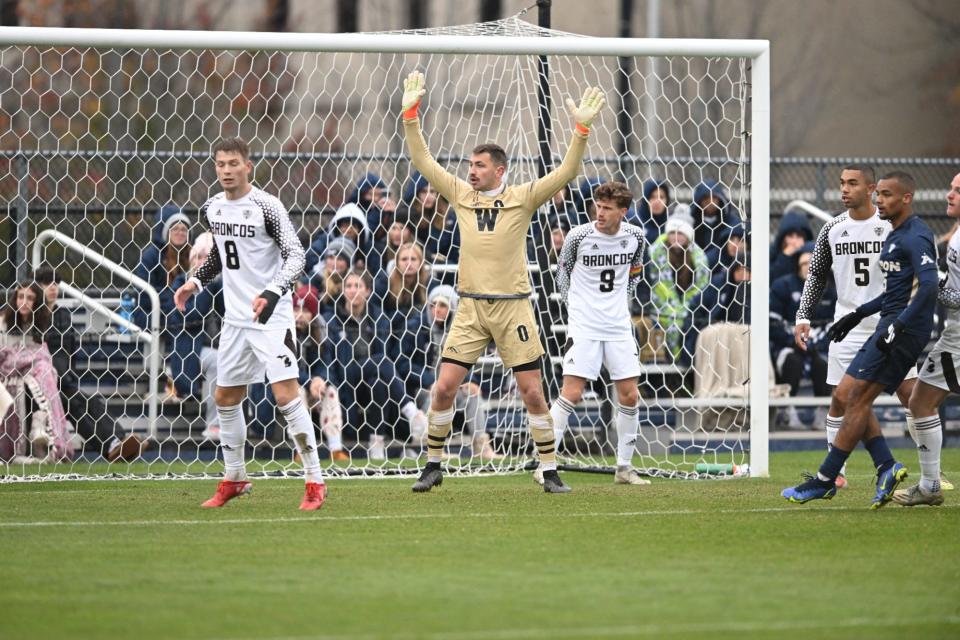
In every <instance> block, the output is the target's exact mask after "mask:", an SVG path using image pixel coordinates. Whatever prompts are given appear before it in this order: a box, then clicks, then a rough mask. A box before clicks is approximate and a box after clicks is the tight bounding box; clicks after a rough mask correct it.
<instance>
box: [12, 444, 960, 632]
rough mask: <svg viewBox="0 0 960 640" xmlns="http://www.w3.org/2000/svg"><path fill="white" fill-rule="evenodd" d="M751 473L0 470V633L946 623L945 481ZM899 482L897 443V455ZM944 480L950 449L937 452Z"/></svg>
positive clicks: (790, 461) (784, 465) (950, 548)
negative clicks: (125, 474)
mask: <svg viewBox="0 0 960 640" xmlns="http://www.w3.org/2000/svg"><path fill="white" fill-rule="evenodd" d="M821 457H822V455H821V454H820V453H819V452H811V453H797V454H774V455H772V456H771V468H772V477H771V478H770V479H767V480H737V481H716V482H713V481H701V482H690V481H687V482H683V481H655V483H654V484H653V485H651V486H648V487H622V486H614V485H613V484H611V477H610V476H602V475H588V474H575V473H567V474H565V475H564V477H565V480H566V481H567V482H568V483H569V484H571V485H572V486H573V487H574V489H575V491H574V493H572V494H570V495H566V496H554V495H545V494H543V493H542V492H541V491H540V489H539V487H537V486H535V485H534V484H533V482H532V481H531V480H530V478H529V476H528V475H523V476H519V475H518V476H508V477H490V478H466V479H456V478H447V479H446V480H445V481H444V485H443V487H442V488H440V489H439V490H435V491H434V492H433V493H430V494H423V495H415V494H412V493H411V492H410V483H411V480H409V479H388V480H342V481H335V482H332V483H331V495H330V497H329V499H328V502H327V504H326V505H325V506H324V508H323V510H322V511H320V512H319V513H317V514H314V515H305V514H303V513H302V512H300V511H298V510H297V508H296V507H297V505H298V503H299V499H300V497H301V493H302V488H301V483H300V481H295V480H259V481H256V482H255V489H254V493H253V495H252V496H250V497H249V498H243V499H240V500H236V501H234V502H232V503H231V504H229V505H228V506H227V507H226V508H224V509H220V510H204V509H200V508H199V506H198V505H199V504H200V502H201V501H202V500H204V499H206V498H207V497H209V495H210V494H211V493H212V492H213V489H214V487H215V484H216V483H215V482H213V481H168V482H154V481H118V482H61V483H43V484H21V485H0V552H2V558H3V564H2V580H0V637H3V638H29V639H32V638H58V639H62V638H136V639H137V640H148V639H153V638H177V639H193V638H197V639H199V638H203V639H211V640H212V639H220V638H223V639H233V640H245V639H280V638H284V639H293V638H318V639H330V638H371V639H372V638H403V639H419V638H429V639H437V640H439V639H446V638H451V639H460V640H481V639H486V638H491V639H497V640H502V639H511V638H519V639H539V638H654V637H657V638H692V637H698V638H711V639H712V638H738V639H743V638H811V639H812V638H831V639H832V638H865V637H870V638H898V639H903V638H956V637H958V636H960V597H958V596H960V586H958V585H960V581H958V576H960V536H958V531H960V509H958V508H957V507H958V506H960V495H958V494H960V491H957V492H951V493H948V494H947V502H946V504H945V505H944V506H943V507H939V508H930V507H918V508H914V509H904V508H902V507H898V506H896V505H890V506H888V507H886V508H885V509H883V510H881V511H879V512H874V511H870V510H869V509H868V508H867V505H868V503H869V500H870V498H871V496H872V494H873V478H872V473H871V468H870V466H869V459H868V457H867V456H866V455H865V454H864V453H863V452H862V450H861V451H859V452H858V453H857V454H856V455H855V456H854V458H853V461H852V464H851V467H850V474H849V478H850V480H851V484H852V485H853V486H852V487H851V488H850V489H847V490H845V491H842V492H841V493H840V495H839V496H838V497H837V498H835V499H834V500H833V501H831V502H818V503H810V504H807V505H803V506H795V505H789V504H787V503H786V502H784V501H783V499H782V498H780V497H779V491H780V489H781V488H783V487H784V486H787V485H788V484H794V483H795V481H796V480H797V479H798V474H799V472H800V471H801V470H803V469H815V468H816V466H817V464H818V463H819V460H820V459H821ZM898 457H900V458H901V459H902V460H903V461H905V462H907V463H908V466H909V467H910V470H911V479H909V480H908V482H912V481H913V480H914V479H916V478H917V477H918V476H919V470H918V466H917V463H916V455H915V453H914V452H913V451H900V452H898ZM944 468H945V470H946V472H947V473H948V474H952V477H953V479H955V480H960V450H957V449H950V450H946V451H945V453H944Z"/></svg>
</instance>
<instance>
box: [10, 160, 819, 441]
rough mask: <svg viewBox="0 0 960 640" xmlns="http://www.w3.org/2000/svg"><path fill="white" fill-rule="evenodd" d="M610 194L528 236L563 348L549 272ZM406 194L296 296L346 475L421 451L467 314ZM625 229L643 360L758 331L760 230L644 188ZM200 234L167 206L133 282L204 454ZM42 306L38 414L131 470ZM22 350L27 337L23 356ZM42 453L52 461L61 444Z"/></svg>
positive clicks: (206, 393) (205, 368) (554, 213)
mask: <svg viewBox="0 0 960 640" xmlns="http://www.w3.org/2000/svg"><path fill="white" fill-rule="evenodd" d="M602 182H603V179H602V178H599V177H595V178H587V179H584V180H583V181H582V182H580V183H577V184H571V185H568V186H566V187H564V188H563V189H562V190H561V191H560V192H558V193H557V194H556V196H555V197H554V198H553V199H552V200H551V201H550V202H549V203H548V204H547V206H546V212H545V215H538V216H535V218H534V221H533V224H532V227H531V233H530V238H531V242H530V248H529V252H528V253H529V259H530V261H531V262H532V263H539V264H540V265H541V266H546V267H547V269H546V270H543V269H541V270H534V272H533V275H532V277H534V278H535V280H536V282H535V285H536V286H535V291H537V293H538V297H539V299H538V300H537V301H536V304H537V305H538V306H541V305H542V309H541V315H540V317H541V319H543V318H547V317H548V318H550V319H551V320H552V321H553V322H554V323H555V324H556V325H557V327H558V330H559V331H561V332H562V329H560V327H562V325H563V324H564V323H565V322H566V313H565V309H563V308H562V305H561V304H560V303H559V301H558V300H557V296H555V295H552V294H554V293H555V288H554V282H553V275H552V272H551V271H550V268H551V267H552V266H555V264H556V260H557V255H558V253H559V250H560V248H561V247H562V245H563V241H564V239H565V237H566V235H567V233H569V231H570V230H571V229H572V228H573V227H574V226H576V225H579V224H583V223H586V222H588V221H589V220H591V219H592V217H593V213H592V212H593V207H594V204H593V189H595V188H596V186H598V185H599V184H601V183H602ZM400 193H401V197H400V199H399V201H396V200H394V199H393V197H392V195H391V191H390V188H389V186H388V185H387V184H386V182H385V181H384V180H382V179H381V178H380V177H379V176H377V175H375V174H367V175H365V176H363V178H362V179H361V180H360V181H358V182H357V184H356V185H355V187H354V189H353V190H352V191H351V192H350V194H349V196H348V197H347V198H346V201H345V202H344V203H342V204H341V206H340V207H339V208H338V209H336V211H334V212H332V215H331V216H330V217H329V222H327V223H326V225H325V227H324V228H322V229H321V230H320V231H318V232H316V233H315V234H313V237H311V238H310V239H309V240H310V241H309V248H308V250H307V262H306V268H305V272H304V274H303V277H302V281H301V282H300V283H299V285H298V288H297V289H296V291H295V295H294V300H295V310H296V336H295V338H296V343H297V346H298V349H299V356H300V382H301V386H302V391H303V396H304V398H305V399H306V400H307V401H308V404H309V406H311V407H312V408H313V410H314V414H315V417H316V424H317V427H318V429H319V430H320V431H321V432H322V434H323V438H322V442H323V443H324V446H325V447H326V448H327V449H328V450H329V453H330V455H331V457H333V458H334V459H335V460H344V459H346V458H347V453H346V452H345V450H344V449H345V445H344V439H345V438H349V439H350V440H355V441H357V442H360V443H365V444H366V450H367V455H368V456H369V457H370V458H372V459H384V458H385V457H386V455H387V445H389V444H390V443H392V442H400V443H404V444H405V445H406V446H407V447H409V448H412V449H413V450H414V451H417V450H418V449H419V445H420V439H421V438H422V437H423V434H424V432H425V428H426V416H425V413H424V412H425V411H426V410H428V409H429V404H430V389H431V386H432V384H433V381H434V376H435V372H436V368H437V366H438V364H439V353H440V346H441V345H442V342H443V339H444V337H445V335H446V332H447V330H448V329H449V326H450V322H451V319H452V318H453V316H454V315H455V314H456V311H457V305H458V298H457V294H456V290H455V285H456V264H457V262H458V260H459V245H460V242H459V232H458V230H457V224H456V213H455V212H454V211H453V210H452V208H451V207H450V205H449V203H447V202H446V201H445V200H444V199H443V198H442V197H441V196H440V195H439V194H438V193H437V192H436V191H435V190H434V189H433V188H432V187H431V185H430V184H429V183H427V182H426V180H425V179H424V178H423V177H422V176H421V175H420V174H419V173H415V174H414V175H413V176H412V177H411V178H410V179H409V180H408V181H407V182H406V183H405V184H404V185H403V188H402V190H401V191H400ZM687 193H688V194H689V193H690V192H689V191H688V192H687ZM627 221H628V222H630V223H632V224H635V225H637V226H640V227H641V228H642V229H643V230H644V235H645V237H646V238H647V241H648V249H647V259H646V261H645V262H646V265H647V270H646V274H645V276H646V277H645V279H644V283H643V284H642V285H641V286H640V287H638V290H637V298H636V300H635V301H634V303H633V310H634V313H635V314H636V316H637V317H638V320H639V317H641V316H642V317H644V318H645V319H646V323H647V324H646V326H647V327H650V328H652V331H653V334H654V336H653V337H654V339H656V340H657V341H659V343H660V344H661V348H660V349H652V350H647V349H644V350H643V353H646V354H650V356H649V357H652V358H656V359H657V360H658V361H661V360H662V361H663V362H664V363H671V364H677V365H679V367H680V370H682V369H684V368H686V367H688V366H689V365H690V364H691V363H692V361H693V356H694V353H695V350H696V342H697V337H698V335H699V332H700V331H701V330H702V329H703V328H704V327H706V326H707V325H709V324H712V323H718V322H734V323H746V322H749V283H750V270H749V248H748V246H747V237H748V230H747V228H746V226H745V224H744V223H743V222H742V220H741V216H740V212H739V211H738V210H737V207H736V206H735V205H734V204H733V203H732V201H731V199H730V196H729V194H728V192H727V191H726V189H725V188H724V187H723V186H722V185H720V184H719V183H717V182H715V181H710V180H706V181H704V182H702V183H700V184H698V185H696V187H695V188H694V189H693V191H692V198H690V199H689V201H685V202H684V201H678V198H677V195H676V190H675V188H674V187H673V186H672V185H670V184H669V183H668V182H666V181H664V180H659V179H650V180H647V181H646V182H645V183H644V184H643V188H642V193H640V194H637V198H636V201H635V206H633V207H631V208H630V209H629V211H628V215H627ZM191 229H192V223H191V219H190V217H189V216H188V215H186V214H185V213H184V212H182V211H180V210H179V209H178V208H176V207H173V206H167V207H163V208H162V209H160V210H159V211H157V212H156V214H155V219H154V226H153V234H152V242H151V244H150V246H148V247H147V248H146V249H145V250H144V252H143V255H142V259H141V261H140V264H139V265H138V266H137V268H136V275H138V276H139V277H141V278H143V279H144V280H146V281H147V282H149V283H150V284H152V285H153V286H154V287H155V288H156V290H157V291H158V293H159V300H160V310H161V317H162V344H163V346H164V352H165V354H166V367H167V373H168V376H169V385H168V389H167V398H166V400H167V401H168V402H184V401H188V400H191V399H193V400H196V401H198V402H199V403H200V405H201V407H202V409H201V416H202V421H203V423H204V425H205V429H204V431H203V436H204V437H205V438H208V439H210V440H217V438H218V431H219V430H218V416H217V410H216V406H215V405H214V403H213V402H212V398H213V393H212V386H213V384H214V383H215V380H216V349H217V339H218V335H219V329H220V324H219V318H220V317H221V316H222V309H223V300H222V284H221V283H220V281H219V279H218V280H215V281H214V282H213V283H211V284H210V285H209V286H207V287H205V288H204V290H203V291H201V292H200V293H199V294H198V295H197V296H195V297H193V298H191V299H190V300H189V302H188V303H187V307H186V309H185V311H183V312H181V311H179V310H177V309H176V307H175V306H174V304H173V292H174V291H175V290H176V289H177V287H179V286H180V285H181V284H182V283H183V282H184V281H185V280H186V278H187V277H188V276H189V274H190V273H191V272H192V271H193V270H195V269H196V268H197V267H198V266H199V264H201V263H202V262H203V260H205V259H206V256H207V254H208V253H209V251H210V249H211V247H212V245H213V239H212V236H211V235H210V234H209V233H201V234H199V235H196V236H195V237H193V238H192V240H191ZM811 238H812V232H811V230H810V227H809V225H808V224H807V223H806V221H805V219H803V218H799V217H798V218H794V217H791V216H788V217H787V218H785V219H784V222H783V224H781V226H780V231H779V233H778V235H777V238H776V239H775V241H774V245H773V246H772V247H771V268H772V269H776V270H777V272H778V274H781V277H780V278H779V279H776V280H774V279H773V278H772V277H771V281H772V282H773V287H772V293H771V309H772V310H773V309H776V312H775V313H776V314H778V315H777V318H778V319H780V320H784V323H783V324H782V325H778V326H777V327H776V328H774V326H773V325H774V320H773V318H774V316H771V359H772V361H773V362H774V363H776V367H777V372H778V376H779V377H780V378H782V380H783V381H786V382H788V383H789V384H790V385H791V388H793V389H795V388H796V387H797V386H798V384H799V380H800V378H801V377H802V376H804V375H808V374H809V373H810V372H811V371H813V372H815V373H816V372H819V371H820V369H821V368H822V358H819V357H818V355H817V354H818V353H819V351H817V350H814V351H813V352H812V353H806V354H805V353H799V352H797V351H796V350H795V349H792V348H791V346H790V341H789V340H787V338H788V337H789V334H790V331H789V327H788V326H787V324H786V321H787V320H789V319H792V317H793V314H794V313H795V311H796V299H797V295H796V291H798V290H799V289H798V288H802V283H803V279H804V278H805V266H804V262H803V259H804V256H807V258H809V256H808V254H806V253H804V250H805V247H807V245H806V243H807V242H809V240H810V239H811ZM39 278H40V275H38V279H39ZM42 278H43V282H45V283H47V284H48V286H50V287H55V286H56V281H55V278H54V277H53V276H52V275H51V274H50V273H44V274H43V276H42ZM40 291H41V300H40V303H43V304H49V305H50V306H49V307H44V308H45V309H46V311H47V314H48V315H49V314H50V313H49V312H52V317H53V318H54V322H53V323H52V327H53V328H54V330H53V331H50V332H48V335H46V336H45V337H44V335H43V334H42V333H41V334H36V335H35V338H37V339H36V340H34V342H35V343H36V344H37V345H44V346H43V349H44V350H47V353H48V354H49V355H48V357H50V358H51V371H56V372H57V375H58V376H59V379H60V382H59V386H58V387H57V388H58V394H57V397H54V398H49V397H47V396H49V395H50V394H49V393H48V394H46V396H41V399H45V400H58V399H59V398H62V401H63V402H62V407H61V410H60V411H59V412H56V415H57V416H61V415H62V416H63V421H67V420H68V419H69V420H70V421H72V422H73V428H75V429H76V430H77V431H78V432H79V433H80V434H81V436H82V437H83V438H84V440H85V441H86V442H88V443H90V444H89V445H88V450H90V448H99V449H98V451H99V452H100V453H102V455H104V456H105V457H108V458H109V459H115V458H116V457H119V456H121V455H123V456H127V455H131V454H133V455H136V454H137V453H139V451H140V446H142V443H139V442H135V443H130V444H127V445H125V448H117V445H118V443H121V444H122V443H124V442H129V440H130V439H129V437H128V436H126V435H125V434H123V433H122V431H121V430H120V429H119V428H118V427H117V425H116V424H114V423H113V421H112V420H111V419H110V418H109V416H108V412H107V411H106V409H105V407H103V401H102V399H99V398H97V397H96V396H95V395H93V396H91V395H87V394H83V393H80V391H79V388H78V384H77V377H76V375H74V374H72V373H71V371H70V368H71V367H70V357H69V354H70V353H72V352H74V353H75V351H76V348H77V347H76V344H75V340H76V338H75V336H74V335H73V334H72V333H71V331H72V328H71V322H70V317H69V312H68V311H66V310H64V309H59V310H58V309H57V308H56V306H55V301H56V292H55V290H54V291H53V293H52V297H50V298H49V301H50V302H49V303H45V300H46V299H47V298H45V297H44V296H43V295H42V290H40ZM828 303H829V300H827V301H826V302H825V309H826V305H827V304H828ZM21 307H22V305H19V306H18V303H17V302H16V301H15V300H11V301H8V303H7V307H6V309H5V311H4V316H3V318H4V320H5V321H6V323H7V325H8V326H10V327H11V329H7V330H6V331H5V332H4V333H5V334H6V335H7V336H10V335H15V334H16V331H17V327H18V326H21V325H18V324H17V322H16V318H17V313H18V312H17V311H16V310H17V309H19V308H21ZM831 308H832V307H831ZM543 310H546V313H543ZM151 311H152V309H151V303H150V300H149V298H147V297H146V296H141V297H140V299H139V303H138V305H137V308H136V312H135V314H134V319H135V320H136V321H137V322H138V323H139V324H141V325H142V326H147V323H148V318H149V314H150V312H151ZM825 313H826V311H825ZM544 324H546V323H544ZM638 324H639V322H638ZM543 329H544V331H545V333H547V334H552V333H553V331H554V327H550V326H544V327H543ZM774 329H776V331H775V330H774ZM28 336H29V332H27V333H26V334H25V335H24V336H23V337H22V338H25V337H28ZM21 341H24V340H23V339H22V340H21ZM563 342H564V340H563V339H562V336H561V337H560V338H558V339H556V340H548V344H549V345H550V349H549V352H550V355H551V356H559V355H561V350H562V348H563V347H562V346H563ZM551 343H552V344H551ZM0 353H3V352H0ZM490 355H495V354H493V353H491V354H490ZM54 365H57V366H56V368H55V369H54V368H53V366H54ZM488 373H489V368H484V367H483V366H478V367H475V369H474V371H473V372H472V375H471V377H470V378H468V380H467V382H465V383H464V385H463V387H462V388H461V390H460V393H459V395H458V398H457V404H456V407H457V411H458V416H459V417H458V420H460V421H462V424H463V426H464V434H465V435H466V436H468V438H469V439H470V442H471V443H472V449H473V452H474V455H476V456H479V457H481V458H482V459H484V460H492V459H495V458H496V457H498V456H499V454H498V453H497V452H496V451H495V450H494V448H493V447H492V443H491V441H490V438H489V435H488V433H487V426H488V425H487V415H488V413H487V411H488V409H487V403H486V400H487V399H488V398H490V397H492V396H496V395H497V394H499V393H501V392H502V391H503V389H504V388H509V386H510V383H509V372H506V373H502V374H498V376H492V375H482V374H488ZM9 380H17V378H16V376H15V375H13V374H9V375H6V376H5V380H4V381H5V383H7V385H6V386H7V387H8V388H9V387H11V384H10V383H9ZM817 388H818V389H819V386H818V387H817ZM8 390H10V389H8ZM12 390H13V391H17V389H16V388H13V389H12ZM250 397H251V400H252V403H251V404H252V406H253V408H252V410H251V412H250V413H251V416H250V418H251V419H250V421H249V425H250V429H251V432H252V433H253V434H254V435H256V436H259V437H263V438H266V439H272V440H275V439H276V438H277V437H278V432H280V433H282V430H278V429H277V428H276V427H277V425H278V424H279V416H278V414H277V411H276V406H275V402H274V400H273V398H272V396H271V393H270V390H269V386H268V385H265V384H261V385H255V386H254V388H253V389H252V390H251V395H250ZM37 404H38V405H39V404H42V403H37ZM34 413H36V410H34ZM49 413H51V414H53V413H55V412H52V411H50V412H49ZM35 422H36V423H37V424H45V426H44V427H43V428H44V429H47V430H48V431H49V430H50V429H53V428H54V427H53V426H51V425H53V424H54V422H53V421H52V420H48V421H47V423H43V422H42V420H41V421H35ZM11 428H12V427H11ZM67 428H68V429H69V427H67ZM20 429H21V430H28V429H27V427H20ZM39 441H43V439H42V438H41V439H40V440H39ZM46 441H48V442H50V443H54V442H55V438H53V437H47V439H46ZM94 443H95V444H94ZM134 447H136V450H134ZM54 450H55V451H56V449H54Z"/></svg>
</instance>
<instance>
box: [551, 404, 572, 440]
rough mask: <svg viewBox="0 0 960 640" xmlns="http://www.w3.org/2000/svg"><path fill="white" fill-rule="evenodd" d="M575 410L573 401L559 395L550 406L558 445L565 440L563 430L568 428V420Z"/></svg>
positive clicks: (554, 437) (554, 434) (554, 436)
mask: <svg viewBox="0 0 960 640" xmlns="http://www.w3.org/2000/svg"><path fill="white" fill-rule="evenodd" d="M573 410H574V406H573V403H572V402H570V401H569V400H567V399H566V398H564V397H563V396H557V399H556V400H554V401H553V405H552V406H551V407H550V417H551V418H553V439H554V440H555V441H556V443H557V444H558V445H559V444H560V442H562V441H563V432H564V431H565V430H566V428H567V422H568V421H569V420H570V414H571V413H573Z"/></svg>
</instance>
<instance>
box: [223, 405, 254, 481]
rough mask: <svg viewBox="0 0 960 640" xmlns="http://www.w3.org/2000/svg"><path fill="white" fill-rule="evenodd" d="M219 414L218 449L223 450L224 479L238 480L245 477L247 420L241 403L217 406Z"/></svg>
mask: <svg viewBox="0 0 960 640" xmlns="http://www.w3.org/2000/svg"><path fill="white" fill-rule="evenodd" d="M217 413H219V414H220V450H221V451H222V452H223V466H224V474H223V478H224V480H230V481H231V482H240V481H241V480H246V479H247V465H246V462H245V461H244V459H243V454H244V451H243V448H244V446H245V445H246V443H247V421H246V420H245V419H244V417H243V403H242V402H241V403H240V404H235V405H233V406H232V407H217Z"/></svg>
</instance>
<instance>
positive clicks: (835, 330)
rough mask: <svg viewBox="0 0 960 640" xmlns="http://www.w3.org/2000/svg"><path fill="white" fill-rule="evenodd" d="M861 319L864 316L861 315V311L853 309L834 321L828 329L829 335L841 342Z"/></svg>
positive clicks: (835, 340)
mask: <svg viewBox="0 0 960 640" xmlns="http://www.w3.org/2000/svg"><path fill="white" fill-rule="evenodd" d="M861 320H863V316H862V315H860V312H859V311H851V312H850V313H848V314H847V315H845V316H843V317H842V318H840V319H839V320H837V321H836V322H834V323H833V326H832V327H830V330H829V331H827V336H829V338H830V339H831V340H833V341H834V342H840V341H842V340H843V339H844V338H846V337H847V334H848V333H850V332H851V331H853V330H854V329H855V328H856V327H857V325H858V324H860V321H861Z"/></svg>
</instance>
